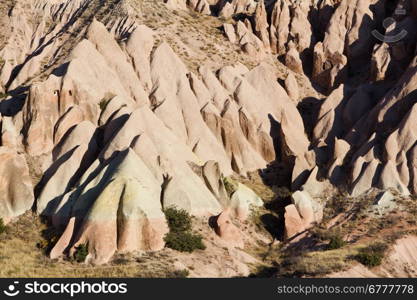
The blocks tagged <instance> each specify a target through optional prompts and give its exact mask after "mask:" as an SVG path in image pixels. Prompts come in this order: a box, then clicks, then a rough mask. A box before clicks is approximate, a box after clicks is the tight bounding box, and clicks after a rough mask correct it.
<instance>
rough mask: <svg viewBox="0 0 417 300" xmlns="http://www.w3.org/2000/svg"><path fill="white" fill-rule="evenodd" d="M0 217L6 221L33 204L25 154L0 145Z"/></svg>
mask: <svg viewBox="0 0 417 300" xmlns="http://www.w3.org/2000/svg"><path fill="white" fill-rule="evenodd" d="M0 161H1V165H0V174H1V181H0V191H2V192H1V196H0V218H3V219H4V221H6V222H8V221H10V220H11V219H13V218H15V217H17V216H19V215H21V214H23V213H24V212H25V211H27V210H28V209H30V208H31V207H32V205H33V200H34V197H33V186H32V182H31V178H30V176H29V169H28V166H27V163H26V159H25V156H24V155H22V154H18V153H17V152H16V151H15V150H14V149H12V148H9V147H6V146H1V147H0Z"/></svg>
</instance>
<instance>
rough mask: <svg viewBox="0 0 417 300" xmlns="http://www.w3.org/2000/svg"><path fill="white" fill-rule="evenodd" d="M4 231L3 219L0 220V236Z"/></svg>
mask: <svg viewBox="0 0 417 300" xmlns="http://www.w3.org/2000/svg"><path fill="white" fill-rule="evenodd" d="M5 231H6V225H4V222H3V219H2V218H0V234H2V233H4V232H5Z"/></svg>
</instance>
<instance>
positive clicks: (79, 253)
mask: <svg viewBox="0 0 417 300" xmlns="http://www.w3.org/2000/svg"><path fill="white" fill-rule="evenodd" d="M87 255H88V245H87V244H80V245H78V247H77V248H76V250H75V253H74V259H75V260H76V261H77V262H79V263H81V262H84V261H85V259H86V257H87Z"/></svg>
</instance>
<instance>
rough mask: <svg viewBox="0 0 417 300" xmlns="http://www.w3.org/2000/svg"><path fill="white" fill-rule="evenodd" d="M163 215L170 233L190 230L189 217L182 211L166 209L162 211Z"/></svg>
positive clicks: (171, 208)
mask: <svg viewBox="0 0 417 300" xmlns="http://www.w3.org/2000/svg"><path fill="white" fill-rule="evenodd" d="M164 213H165V217H166V219H167V222H168V226H169V230H170V231H171V232H181V231H189V230H191V216H190V215H189V214H188V212H187V211H185V210H184V209H177V208H176V207H168V208H166V209H165V210H164Z"/></svg>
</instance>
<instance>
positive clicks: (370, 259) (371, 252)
mask: <svg viewBox="0 0 417 300" xmlns="http://www.w3.org/2000/svg"><path fill="white" fill-rule="evenodd" d="M387 248H388V247H387V245H386V244H384V243H375V244H372V245H370V246H368V247H366V248H363V249H361V250H360V251H359V253H358V254H357V255H356V256H355V259H356V260H357V261H359V262H360V263H361V264H363V265H365V266H368V267H375V266H379V265H380V264H381V262H382V259H383V258H384V254H385V251H386V250H387Z"/></svg>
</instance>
